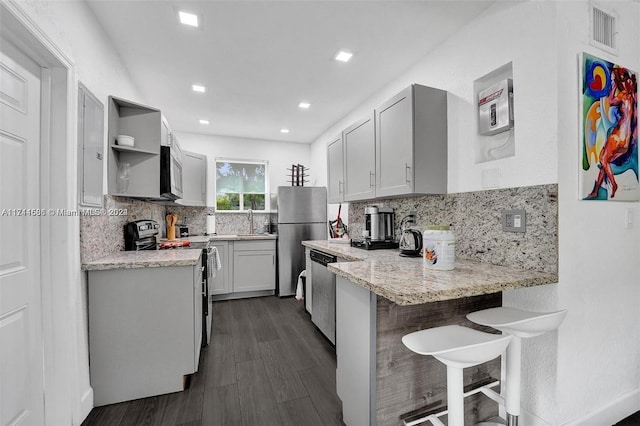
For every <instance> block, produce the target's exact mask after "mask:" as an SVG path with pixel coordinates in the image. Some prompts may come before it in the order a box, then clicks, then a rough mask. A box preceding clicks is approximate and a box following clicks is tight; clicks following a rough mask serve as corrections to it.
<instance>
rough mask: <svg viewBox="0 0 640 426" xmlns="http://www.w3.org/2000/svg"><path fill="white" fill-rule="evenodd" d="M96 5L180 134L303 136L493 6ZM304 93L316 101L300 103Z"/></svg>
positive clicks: (476, 0) (430, 2) (308, 137)
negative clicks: (191, 18)
mask: <svg viewBox="0 0 640 426" xmlns="http://www.w3.org/2000/svg"><path fill="white" fill-rule="evenodd" d="M88 1H89V5H90V7H91V9H92V10H93V12H94V13H95V15H96V17H97V19H98V21H99V22H100V23H101V24H102V26H103V27H104V30H105V31H106V33H107V34H108V36H109V37H110V38H111V40H112V42H113V44H114V46H115V48H116V50H117V51H118V52H119V53H120V55H121V57H122V60H123V62H124V64H125V66H126V67H127V68H128V70H129V72H130V74H131V77H132V78H133V82H134V84H136V86H137V87H138V88H139V90H140V92H141V93H142V95H143V96H144V97H145V98H146V101H147V103H148V104H149V105H151V106H154V107H157V108H159V109H161V110H162V111H163V113H164V114H165V115H166V116H167V118H168V120H169V123H170V124H171V126H172V128H173V130H174V131H176V132H190V133H203V134H212V135H229V136H237V137H245V138H256V139H264V140H283V141H293V142H303V143H310V142H312V141H313V140H314V139H315V138H317V137H318V136H319V135H320V134H322V132H323V131H325V130H326V129H327V128H329V127H330V126H331V125H332V124H334V123H336V122H337V121H338V120H339V119H340V118H342V117H344V116H345V115H346V114H347V113H348V112H350V111H351V110H352V109H354V108H355V107H356V106H357V105H359V104H360V103H361V102H363V101H364V100H365V99H367V98H368V97H369V96H371V95H373V94H374V93H375V92H376V91H378V90H380V89H381V88H382V87H384V86H385V85H386V84H388V83H390V82H391V81H392V80H394V79H395V78H396V77H398V76H400V75H401V74H402V73H403V72H404V71H405V70H407V68H409V67H410V66H411V65H412V64H414V63H416V62H417V61H419V60H420V59H421V58H423V57H424V56H425V55H426V54H427V53H428V52H429V51H430V50H432V49H433V48H434V47H436V46H438V45H439V44H440V43H441V42H442V41H443V40H445V39H447V38H448V37H449V36H450V35H451V34H453V33H455V32H456V31H457V30H459V28H460V27H462V26H464V25H465V24H466V23H467V22H469V21H470V20H472V19H474V17H476V16H478V15H479V14H480V13H482V11H483V10H485V9H486V8H488V7H489V6H490V5H491V4H492V3H494V0H471V1H457V0H456V1H452V0H444V1H435V0H423V1H371V0H369V1H303V0H298V1H268V0H263V1H240V0H234V1H192V2H184V1H113V0H109V1H107V0H88ZM178 9H184V10H189V11H191V12H195V13H197V14H199V15H200V17H201V19H202V20H203V24H204V25H203V28H202V29H194V28H191V27H186V26H184V25H181V24H180V23H178V19H177V10H178ZM340 49H348V50H350V51H352V52H353V53H354V56H353V59H352V60H351V61H350V62H349V63H347V64H344V63H338V62H336V61H334V60H333V57H334V55H335V54H336V53H337V52H338V50H340ZM193 83H199V84H202V85H204V86H206V87H207V92H206V93H205V94H199V93H194V92H192V91H191V85H192V84H193ZM114 95H116V96H118V95H119V94H117V93H114ZM303 100H304V101H308V102H310V103H311V108H309V109H308V110H300V109H299V108H298V103H299V102H300V101H303ZM199 119H208V120H209V121H210V125H208V126H206V125H202V124H199ZM283 127H286V128H289V129H290V130H291V131H290V133H289V134H282V133H280V129H281V128H283Z"/></svg>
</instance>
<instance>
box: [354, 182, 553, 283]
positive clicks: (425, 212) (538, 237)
mask: <svg viewBox="0 0 640 426" xmlns="http://www.w3.org/2000/svg"><path fill="white" fill-rule="evenodd" d="M370 205H377V206H385V207H392V208H394V211H395V235H396V239H398V238H399V237H400V221H401V220H402V218H403V217H405V216H406V215H407V214H409V213H410V212H415V213H416V214H417V216H416V226H417V227H418V228H419V229H421V230H423V231H424V230H425V229H426V228H427V226H428V225H452V229H453V230H454V232H455V235H456V257H459V258H464V259H472V260H478V261H480V262H487V263H493V264H497V265H508V266H518V267H522V268H526V269H533V270H541V271H545V272H554V273H556V272H557V271H558V186H557V185H556V184H550V185H539V186H529V187H520V188H508V189H496V190H488V191H477V192H465V193H457V194H450V195H431V196H421V197H411V198H396V199H385V200H375V201H369V202H357V203H351V204H349V222H350V223H349V234H350V236H351V237H352V238H357V237H360V236H361V235H362V231H363V229H364V209H365V207H366V206H370ZM504 209H524V210H525V211H526V232H525V233H511V232H503V231H502V210H504Z"/></svg>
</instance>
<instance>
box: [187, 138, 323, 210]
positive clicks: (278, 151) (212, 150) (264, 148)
mask: <svg viewBox="0 0 640 426" xmlns="http://www.w3.org/2000/svg"><path fill="white" fill-rule="evenodd" d="M176 136H177V138H178V139H179V141H180V144H181V146H182V148H183V149H184V150H187V151H192V152H197V153H199V154H204V155H206V156H207V204H208V205H210V206H213V205H215V201H214V200H215V194H214V190H215V170H216V169H215V159H216V158H226V159H234V160H261V161H268V162H269V172H268V173H269V189H270V191H271V194H275V193H276V192H277V189H278V186H291V180H290V178H288V177H287V174H290V173H291V172H290V171H288V170H287V169H290V168H291V165H292V164H302V165H304V166H305V167H309V164H310V158H309V157H310V150H309V145H308V144H302V143H294V142H278V141H268V140H258V139H243V138H236V137H231V136H209V135H199V134H195V133H180V132H176ZM312 183H313V180H311V178H310V182H309V183H306V184H305V185H312ZM271 208H272V209H275V208H276V206H271Z"/></svg>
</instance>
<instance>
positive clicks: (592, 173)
mask: <svg viewBox="0 0 640 426" xmlns="http://www.w3.org/2000/svg"><path fill="white" fill-rule="evenodd" d="M580 62H581V76H580V77H581V79H582V82H581V83H582V85H581V90H582V95H581V100H582V117H581V127H582V129H581V130H582V131H581V133H582V134H581V145H582V152H581V156H582V158H581V163H582V164H581V173H580V174H581V176H580V184H581V185H580V197H581V198H582V199H584V200H613V201H635V200H638V199H639V198H640V185H639V183H638V83H637V82H638V75H637V73H635V72H633V71H631V70H629V69H628V68H625V67H622V66H620V65H617V64H613V63H611V62H609V61H606V60H604V59H599V58H596V57H595V56H591V55H589V54H587V53H583V54H582V55H581V58H580Z"/></svg>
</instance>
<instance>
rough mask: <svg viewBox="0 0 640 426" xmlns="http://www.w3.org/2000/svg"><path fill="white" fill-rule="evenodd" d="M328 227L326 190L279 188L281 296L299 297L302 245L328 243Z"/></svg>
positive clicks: (318, 187)
mask: <svg viewBox="0 0 640 426" xmlns="http://www.w3.org/2000/svg"><path fill="white" fill-rule="evenodd" d="M327 226H328V225H327V188H325V187H324V186H279V187H278V289H277V294H278V296H280V297H283V296H292V295H294V294H296V286H297V284H298V275H299V274H300V272H302V271H304V269H305V267H306V265H305V257H304V247H303V246H302V241H306V240H326V239H327V235H328V227H327ZM307 272H308V273H309V274H310V273H311V271H307Z"/></svg>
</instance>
